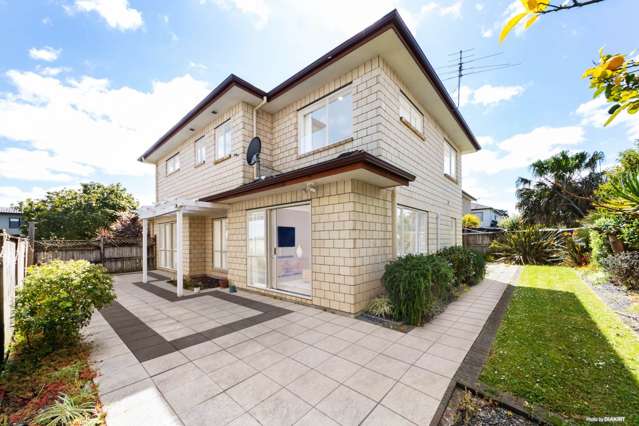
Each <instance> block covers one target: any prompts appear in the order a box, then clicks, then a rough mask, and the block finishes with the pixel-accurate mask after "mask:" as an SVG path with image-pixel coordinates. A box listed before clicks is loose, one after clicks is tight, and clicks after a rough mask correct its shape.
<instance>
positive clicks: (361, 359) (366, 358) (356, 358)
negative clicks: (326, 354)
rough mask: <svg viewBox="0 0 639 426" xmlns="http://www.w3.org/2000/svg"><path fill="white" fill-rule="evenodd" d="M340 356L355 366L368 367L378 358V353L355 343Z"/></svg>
mask: <svg viewBox="0 0 639 426" xmlns="http://www.w3.org/2000/svg"><path fill="white" fill-rule="evenodd" d="M338 356H340V357H342V358H344V359H347V360H349V361H351V362H354V363H355V364H359V365H366V364H368V363H369V362H371V360H372V359H373V358H375V357H376V356H377V353H376V352H373V351H371V350H370V349H366V348H365V347H363V346H359V345H358V344H356V343H355V344H352V345H350V346H348V347H347V348H346V349H344V350H343V351H341V352H340V353H339V354H338Z"/></svg>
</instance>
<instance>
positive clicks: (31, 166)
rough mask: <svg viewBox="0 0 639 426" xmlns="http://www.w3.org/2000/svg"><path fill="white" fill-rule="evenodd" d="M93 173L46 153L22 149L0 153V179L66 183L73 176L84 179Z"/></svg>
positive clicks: (80, 165) (86, 167) (6, 150)
mask: <svg viewBox="0 0 639 426" xmlns="http://www.w3.org/2000/svg"><path fill="white" fill-rule="evenodd" d="M27 164H28V167H25V165H27ZM93 172H94V169H93V167H89V166H85V165H83V164H79V163H76V162H73V161H70V160H68V159H67V158H65V157H62V156H59V155H50V154H49V153H48V152H47V151H41V150H26V149H22V148H7V149H5V150H2V151H0V177H5V178H7V179H19V180H42V181H60V182H68V181H70V180H72V179H73V178H74V175H75V176H81V177H86V176H89V175H90V174H91V173H93Z"/></svg>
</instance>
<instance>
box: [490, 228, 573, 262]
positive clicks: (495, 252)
mask: <svg viewBox="0 0 639 426" xmlns="http://www.w3.org/2000/svg"><path fill="white" fill-rule="evenodd" d="M563 252H564V244H563V239H562V235H561V233H560V232H558V231H547V230H542V229H540V228H539V227H537V226H532V227H529V228H526V229H522V230H520V231H513V232H505V233H503V234H501V235H500V236H499V237H498V238H497V239H496V240H494V241H493V242H492V243H491V244H490V254H491V256H492V257H493V258H494V259H495V260H496V261H498V262H506V263H514V264H518V265H544V264H550V263H559V262H561V261H562V260H563Z"/></svg>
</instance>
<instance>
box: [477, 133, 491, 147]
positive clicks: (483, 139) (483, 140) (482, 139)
mask: <svg viewBox="0 0 639 426" xmlns="http://www.w3.org/2000/svg"><path fill="white" fill-rule="evenodd" d="M477 142H479V145H481V146H482V147H483V146H488V145H492V144H494V143H495V139H493V138H492V136H477Z"/></svg>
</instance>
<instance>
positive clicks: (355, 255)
mask: <svg viewBox="0 0 639 426" xmlns="http://www.w3.org/2000/svg"><path fill="white" fill-rule="evenodd" d="M303 201H310V204H311V239H312V242H311V245H312V266H311V268H312V281H313V282H312V299H311V300H310V301H309V300H307V299H304V298H296V297H293V296H291V297H290V298H291V299H296V300H298V301H302V302H305V303H312V304H314V305H317V306H322V307H327V308H331V309H334V310H339V311H344V312H349V313H355V312H358V311H360V310H362V309H363V308H364V307H365V306H366V304H367V303H368V301H369V300H370V299H371V298H372V297H374V296H375V295H377V294H379V293H380V292H381V281H380V278H381V276H382V274H383V272H384V264H385V263H386V262H387V261H388V260H389V258H390V256H391V253H392V247H391V245H392V223H391V221H392V215H391V212H392V208H391V206H392V204H391V191H389V190H384V189H380V188H377V187H374V186H372V185H369V184H366V183H363V182H360V181H356V180H346V181H340V182H336V183H331V184H325V185H320V186H319V187H318V189H317V192H316V193H315V194H313V195H312V196H309V195H308V194H307V193H306V192H305V191H295V192H287V193H282V194H277V195H271V196H266V197H262V198H258V199H255V200H251V201H245V202H240V203H236V204H233V205H232V207H231V211H230V212H229V215H228V217H229V227H230V235H229V273H228V277H229V280H230V282H231V283H233V284H236V285H237V286H238V287H242V288H247V259H246V229H247V222H246V221H247V211H249V210H252V209H259V208H264V207H271V206H274V205H282V204H290V203H295V202H303ZM256 291H263V290H256Z"/></svg>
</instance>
